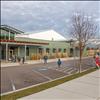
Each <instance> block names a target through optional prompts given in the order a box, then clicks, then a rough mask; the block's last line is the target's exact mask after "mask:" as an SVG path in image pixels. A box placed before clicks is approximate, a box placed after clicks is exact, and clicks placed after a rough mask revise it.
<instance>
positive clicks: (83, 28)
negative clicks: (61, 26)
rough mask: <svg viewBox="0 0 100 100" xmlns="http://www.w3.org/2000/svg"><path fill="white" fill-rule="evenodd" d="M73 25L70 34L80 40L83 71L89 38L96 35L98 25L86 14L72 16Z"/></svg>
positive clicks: (80, 58)
mask: <svg viewBox="0 0 100 100" xmlns="http://www.w3.org/2000/svg"><path fill="white" fill-rule="evenodd" d="M71 20H72V27H71V33H70V35H71V36H72V37H73V38H75V39H76V40H77V41H78V45H79V51H80V54H79V55H80V57H79V72H80V71H81V63H82V55H83V51H84V48H85V47H86V44H87V42H88V41H89V39H91V38H93V37H94V36H95V35H96V31H97V25H96V24H95V22H94V21H93V19H92V18H91V17H88V16H85V15H84V14H74V15H73V16H72V19H71Z"/></svg>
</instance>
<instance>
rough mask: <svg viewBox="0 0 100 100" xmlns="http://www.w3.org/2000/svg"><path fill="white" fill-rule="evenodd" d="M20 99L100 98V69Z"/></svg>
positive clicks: (61, 99)
mask: <svg viewBox="0 0 100 100" xmlns="http://www.w3.org/2000/svg"><path fill="white" fill-rule="evenodd" d="M18 100H100V70H97V71H95V72H92V73H90V74H87V75H85V76H82V77H80V78H77V79H74V80H72V81H69V82H66V83H63V84H61V85H58V86H56V87H53V88H50V89H47V90H44V91H41V92H39V93H35V94H32V95H29V96H26V97H23V98H20V99H18Z"/></svg>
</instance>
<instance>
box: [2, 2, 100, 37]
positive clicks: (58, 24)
mask: <svg viewBox="0 0 100 100" xmlns="http://www.w3.org/2000/svg"><path fill="white" fill-rule="evenodd" d="M78 11H79V12H83V13H85V14H86V15H87V16H92V17H93V18H94V20H95V22H96V23H100V2H99V1H2V2H1V24H7V25H10V26H13V27H16V28H18V29H20V30H23V31H24V32H28V31H29V32H31V31H33V32H34V31H39V30H48V29H54V30H56V31H57V32H59V33H61V34H62V35H65V36H66V35H67V34H68V33H69V28H70V19H71V16H72V15H73V14H74V13H75V12H78Z"/></svg>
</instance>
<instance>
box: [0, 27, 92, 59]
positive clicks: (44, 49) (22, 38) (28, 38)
mask: <svg viewBox="0 0 100 100" xmlns="http://www.w3.org/2000/svg"><path fill="white" fill-rule="evenodd" d="M0 32H1V34H0V43H1V45H0V46H1V47H0V59H1V60H6V61H8V60H9V58H11V57H12V56H16V57H20V58H21V57H24V58H25V60H38V59H41V58H42V57H43V56H44V55H47V56H48V58H50V59H51V58H64V57H70V56H79V48H78V46H76V47H75V48H73V45H71V41H70V40H68V39H66V38H65V37H64V36H62V35H60V34H59V33H57V32H56V31H54V30H46V31H40V32H39V31H38V32H28V33H25V32H23V31H20V30H18V29H16V28H13V27H11V26H8V25H1V26H0ZM90 49H91V48H90V47H89V46H88V47H87V49H86V50H90ZM92 49H93V48H92ZM86 53H88V52H86ZM88 54H89V53H88ZM86 55H87V54H86Z"/></svg>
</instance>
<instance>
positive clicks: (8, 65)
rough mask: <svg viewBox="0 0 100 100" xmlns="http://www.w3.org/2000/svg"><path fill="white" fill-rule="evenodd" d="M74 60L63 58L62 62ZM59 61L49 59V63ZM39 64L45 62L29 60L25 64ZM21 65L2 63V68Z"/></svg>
mask: <svg viewBox="0 0 100 100" xmlns="http://www.w3.org/2000/svg"><path fill="white" fill-rule="evenodd" d="M71 59H74V58H73V57H72V58H61V60H62V61H64V60H71ZM75 59H77V58H75ZM55 61H57V59H49V60H48V62H55ZM38 63H43V60H28V61H26V62H25V64H38ZM18 65H20V63H14V62H1V67H10V66H18Z"/></svg>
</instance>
